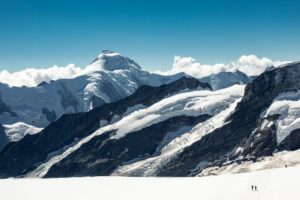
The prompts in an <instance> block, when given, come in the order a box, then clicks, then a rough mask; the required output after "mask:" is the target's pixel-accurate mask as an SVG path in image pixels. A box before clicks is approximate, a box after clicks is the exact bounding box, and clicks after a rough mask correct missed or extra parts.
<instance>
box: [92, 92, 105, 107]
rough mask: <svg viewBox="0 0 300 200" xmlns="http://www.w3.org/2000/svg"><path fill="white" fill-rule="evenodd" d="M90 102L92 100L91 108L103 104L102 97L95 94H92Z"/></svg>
mask: <svg viewBox="0 0 300 200" xmlns="http://www.w3.org/2000/svg"><path fill="white" fill-rule="evenodd" d="M91 102H92V107H93V108H97V107H99V106H102V105H103V104H105V101H104V100H103V99H101V98H100V97H97V96H95V95H93V96H92V98H91Z"/></svg>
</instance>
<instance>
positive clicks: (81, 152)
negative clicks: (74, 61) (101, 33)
mask: <svg viewBox="0 0 300 200" xmlns="http://www.w3.org/2000/svg"><path fill="white" fill-rule="evenodd" d="M87 68H88V69H89V70H87V71H88V72H87V73H86V74H82V75H80V76H78V77H75V78H73V79H63V80H57V81H50V82H42V83H40V84H38V85H37V86H36V87H10V86H8V85H6V84H1V83H0V92H1V93H0V94H1V95H0V122H1V123H0V124H2V125H0V177H1V178H8V177H74V176H75V177H76V176H104V175H105V176H107V175H119V176H202V175H203V176H204V175H210V174H220V173H222V172H224V171H226V172H237V171H240V170H246V171H247V170H248V171H251V166H253V165H254V164H255V163H264V164H263V166H265V167H266V168H270V167H277V165H276V163H277V164H278V162H277V161H278V160H279V159H280V158H281V156H278V155H288V154H289V153H290V152H292V151H296V150H298V149H299V148H300V134H299V133H300V121H299V120H298V116H299V115H300V106H299V105H300V104H299V102H300V95H299V94H300V93H299V89H300V64H299V63H296V62H295V63H289V64H286V65H283V66H280V67H276V68H269V69H268V70H266V71H265V72H264V73H262V74H261V75H259V76H258V77H249V76H247V75H246V74H244V73H242V72H240V71H234V72H220V73H219V74H213V75H210V76H208V77H203V78H200V79H197V78H194V77H191V76H188V75H186V74H184V73H179V74H174V75H170V76H163V75H160V74H155V73H151V72H147V71H144V70H142V69H141V67H140V66H139V65H138V64H137V63H136V62H135V61H133V60H131V59H130V58H127V57H123V56H121V55H120V54H118V53H114V52H111V51H103V52H102V53H101V54H100V55H99V56H98V57H97V58H96V59H95V60H94V61H93V62H92V63H91V64H89V65H88V66H87ZM1 149H2V150H1ZM270 158H274V159H273V160H272V159H270ZM275 158H276V159H275ZM269 160H272V161H269ZM274 160H275V161H276V162H275V161H274ZM286 162H287V163H284V164H288V165H292V164H295V163H293V162H289V161H286ZM274 163H275V164H274ZM279 163H280V162H279ZM284 164H282V163H280V165H284ZM278 165H279V164H278ZM241 166H243V167H241Z"/></svg>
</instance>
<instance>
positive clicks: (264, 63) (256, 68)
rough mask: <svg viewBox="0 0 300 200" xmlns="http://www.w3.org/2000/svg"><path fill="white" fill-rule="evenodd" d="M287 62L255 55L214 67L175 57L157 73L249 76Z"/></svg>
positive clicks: (189, 58)
mask: <svg viewBox="0 0 300 200" xmlns="http://www.w3.org/2000/svg"><path fill="white" fill-rule="evenodd" d="M287 62H289V61H272V60H271V59H269V58H266V57H263V58H259V57H257V56H256V55H243V56H241V57H240V58H239V59H238V60H237V61H232V62H230V63H227V64H225V63H217V64H214V65H208V64H201V63H199V62H197V61H196V60H195V59H194V58H192V57H181V56H175V57H174V62H173V67H172V69H171V70H169V71H157V73H160V74H165V75H167V74H175V73H178V72H185V73H187V74H189V75H191V76H194V77H197V78H201V77H204V76H208V75H211V74H216V73H219V72H225V71H226V72H232V71H235V70H240V71H242V72H244V73H246V74H247V75H249V76H255V75H259V74H261V73H262V72H263V71H264V70H265V69H266V68H267V67H270V66H275V67H277V66H279V65H282V64H285V63H287Z"/></svg>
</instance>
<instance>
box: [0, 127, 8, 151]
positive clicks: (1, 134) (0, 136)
mask: <svg viewBox="0 0 300 200" xmlns="http://www.w3.org/2000/svg"><path fill="white" fill-rule="evenodd" d="M8 143H9V141H8V138H7V136H6V134H5V131H4V127H3V126H2V124H0V152H1V151H2V149H3V148H4V147H5V146H6V145H7V144H8Z"/></svg>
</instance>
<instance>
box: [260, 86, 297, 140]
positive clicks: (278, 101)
mask: <svg viewBox="0 0 300 200" xmlns="http://www.w3.org/2000/svg"><path fill="white" fill-rule="evenodd" d="M275 114H280V116H279V119H278V120H276V122H275V125H276V129H277V130H276V137H277V143H278V144H280V143H281V142H282V141H283V140H284V139H285V138H286V137H287V136H288V135H289V134H290V133H291V132H292V131H293V130H296V129H300V91H296V92H286V93H281V94H280V95H278V97H276V98H275V99H274V101H273V102H272V104H271V106H270V107H269V108H268V109H267V111H266V112H265V114H264V116H263V117H264V118H266V117H267V116H272V115H275ZM264 124H267V123H264Z"/></svg>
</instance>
